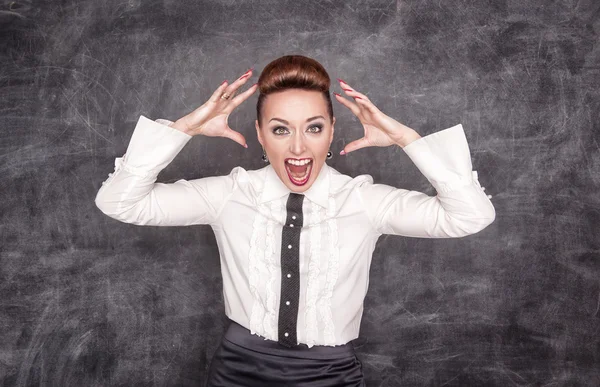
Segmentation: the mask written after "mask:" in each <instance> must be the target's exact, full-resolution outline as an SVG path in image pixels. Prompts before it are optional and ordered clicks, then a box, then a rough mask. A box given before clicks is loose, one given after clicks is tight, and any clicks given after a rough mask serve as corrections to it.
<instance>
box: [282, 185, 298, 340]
mask: <svg viewBox="0 0 600 387" xmlns="http://www.w3.org/2000/svg"><path fill="white" fill-rule="evenodd" d="M303 200H304V195H300V194H297V193H293V192H290V196H289V198H288V201H287V206H286V208H287V220H286V222H285V225H284V226H283V230H282V231H281V299H280V302H279V320H278V327H279V344H281V345H284V346H286V347H292V346H295V345H297V338H296V323H297V319H298V303H299V299H300V229H301V228H302V224H303V221H302V201H303Z"/></svg>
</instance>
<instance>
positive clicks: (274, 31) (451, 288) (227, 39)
mask: <svg viewBox="0 0 600 387" xmlns="http://www.w3.org/2000/svg"><path fill="white" fill-rule="evenodd" d="M0 47H1V50H0V55H1V56H0V128H1V130H2V132H1V137H0V149H1V152H0V163H1V164H0V166H1V171H2V175H1V176H2V178H1V179H0V181H1V182H0V186H1V189H0V211H1V216H2V218H1V219H2V222H1V225H0V230H1V237H0V381H1V383H0V384H1V385H2V386H61V387H62V386H86V387H87V386H201V383H202V380H203V378H204V376H205V372H206V369H207V367H208V362H209V361H210V359H211V357H212V355H213V353H214V350H215V349H216V347H217V345H218V343H219V341H220V338H221V334H222V333H223V329H224V326H225V325H224V324H225V322H226V317H225V315H224V307H223V300H222V293H221V286H222V282H221V276H220V267H219V260H218V250H217V247H216V243H215V240H214V237H213V234H212V230H211V229H210V227H208V226H194V227H142V226H135V225H129V224H124V223H120V222H118V221H115V220H113V219H111V218H108V217H107V216H105V215H103V214H102V213H101V212H100V211H99V210H98V209H97V208H96V207H95V205H94V197H95V195H96V193H97V191H98V189H99V188H100V186H101V182H102V181H104V180H105V179H106V178H107V177H108V173H109V172H112V171H113V168H114V159H115V158H116V157H120V156H122V154H123V153H124V151H125V150H126V147H127V145H128V142H129V139H130V137H131V134H132V132H133V129H134V126H135V123H136V121H137V119H138V117H139V116H140V115H141V114H143V115H146V116H147V117H150V118H153V119H155V118H167V119H176V118H179V117H180V116H182V115H183V114H186V113H188V112H189V111H191V110H192V109H193V108H195V107H197V106H199V105H200V104H202V103H204V101H205V100H206V99H207V98H208V97H209V95H210V93H212V91H213V90H214V89H215V88H216V87H218V85H219V83H220V82H221V81H222V80H224V79H230V80H231V79H234V77H236V76H239V75H240V74H242V73H243V72H244V71H246V70H247V69H248V68H250V67H251V66H255V72H256V73H255V74H256V75H258V74H259V73H260V71H261V70H262V68H263V67H264V66H265V65H266V64H267V63H269V62H270V61H271V60H273V59H275V58H277V57H279V56H281V55H286V54H294V53H297V54H302V55H307V56H310V57H313V58H315V59H317V60H319V61H320V62H321V63H322V64H323V65H324V66H325V67H326V68H327V70H328V71H329V73H330V76H331V77H332V79H333V80H334V84H333V87H332V91H337V92H340V88H339V85H337V84H336V83H335V78H337V77H340V78H343V79H345V80H347V81H348V82H349V83H351V84H352V85H353V86H354V87H356V88H357V89H358V90H360V91H362V92H365V93H366V94H367V95H368V96H369V97H370V98H371V99H372V100H373V102H374V103H375V104H376V105H377V106H378V107H379V108H380V109H381V110H382V111H384V112H385V113H386V114H389V115H391V116H392V117H394V118H396V119H397V120H399V121H401V122H403V123H405V124H406V125H408V126H410V127H413V128H415V129H416V130H417V131H418V132H419V133H421V135H423V136H424V135H427V134H430V133H433V132H435V131H438V130H442V129H444V128H447V127H450V126H452V125H455V124H457V123H462V124H463V126H464V128H465V132H466V134H467V139H468V141H469V145H470V148H471V153H472V160H473V169H474V170H477V171H478V174H479V180H480V182H481V185H482V186H485V187H486V192H487V193H488V194H491V195H492V203H494V206H495V208H496V220H495V222H494V223H493V224H492V225H490V226H489V227H488V228H486V229H485V230H484V231H482V232H480V233H478V234H475V235H471V236H469V237H465V238H460V239H435V240H432V239H417V238H404V237H397V236H383V237H382V238H381V239H380V240H379V243H378V247H377V249H376V251H375V255H374V259H373V265H372V269H371V274H370V279H371V282H370V288H369V293H368V296H367V299H366V301H365V312H364V316H363V320H362V325H361V337H360V338H359V339H357V340H356V341H355V343H354V344H355V348H356V350H357V354H358V356H359V358H360V359H361V360H362V362H363V365H364V373H365V376H366V378H367V382H368V384H367V385H368V386H369V387H372V386H598V385H600V232H599V231H598V228H599V227H600V193H599V190H600V99H599V95H600V64H599V63H600V2H598V1H597V0H580V1H577V0H556V1H545V0H535V1H507V0H480V1H474V0H468V1H467V0H463V1H437V0H436V1H433V0H414V1H389V0H386V1H375V0H367V1H337V2H336V1H275V0H271V1H240V0H213V1H189V0H178V1H176V0H162V1H159V0H119V1H115V0H106V1H96V0H78V1H75V0H62V1H61V0H57V1H50V0H46V1H36V2H34V1H32V0H14V1H11V0H4V1H2V2H0ZM256 75H255V76H254V77H253V78H252V80H254V81H255V80H256ZM255 102H256V95H255V96H252V97H251V98H250V100H249V101H247V102H246V104H244V105H242V106H241V107H240V108H239V109H238V110H236V112H234V114H233V115H232V116H231V117H230V120H229V123H230V125H231V127H232V128H234V129H237V130H240V131H241V132H242V133H244V134H245V135H246V137H247V139H248V141H249V148H248V149H247V150H243V148H241V147H240V146H239V145H237V144H235V143H234V142H233V141H231V140H228V139H223V138H217V139H215V138H211V139H206V138H204V139H201V138H194V139H192V141H191V142H190V143H189V144H188V145H187V146H186V147H185V148H184V150H183V151H182V152H181V153H180V154H179V155H178V156H177V158H176V159H175V160H174V161H173V163H171V164H170V165H169V166H168V167H167V168H166V169H165V170H164V171H163V172H162V173H161V175H160V176H159V181H160V182H174V181H176V180H178V179H181V178H186V179H192V178H197V177H202V176H211V175H218V174H227V173H229V172H230V171H231V169H232V168H233V167H235V166H237V165H242V166H244V167H245V168H246V169H257V168H260V167H262V166H263V164H262V161H261V157H260V156H261V149H260V145H259V144H258V141H257V140H256V136H255V132H254V126H253V125H254V123H253V122H254V119H255ZM334 104H335V105H334V109H335V110H334V113H335V114H336V116H337V119H338V123H337V124H336V129H337V130H336V138H335V140H334V144H333V147H332V149H333V150H334V154H335V156H334V159H333V160H331V161H330V162H329V164H330V165H331V166H333V167H334V168H336V169H338V170H339V171H341V172H343V173H346V174H349V175H352V176H356V175H358V174H362V173H368V174H371V175H372V176H373V178H374V179H375V181H376V182H382V183H386V184H391V185H395V186H398V187H403V188H407V189H415V190H420V191H423V192H426V193H428V194H431V195H435V190H434V189H433V187H431V185H430V184H429V183H428V182H427V180H426V179H425V178H424V176H422V175H421V174H420V173H419V171H418V170H417V169H416V167H415V166H414V165H413V164H412V163H411V162H410V159H409V158H408V157H407V156H406V155H405V154H404V153H403V152H402V150H401V149H400V148H397V147H396V148H393V147H389V148H367V149H362V150H359V151H357V152H355V153H352V154H349V155H348V156H346V157H342V156H338V155H337V153H338V152H339V150H340V149H342V147H343V145H344V144H345V143H347V142H349V141H352V140H354V139H357V138H359V137H360V136H361V135H362V133H361V130H362V128H361V127H360V125H359V123H358V121H357V120H355V119H354V118H353V116H352V115H351V113H350V112H349V111H347V110H346V109H345V108H344V107H343V106H341V105H340V104H338V103H337V102H335V101H334Z"/></svg>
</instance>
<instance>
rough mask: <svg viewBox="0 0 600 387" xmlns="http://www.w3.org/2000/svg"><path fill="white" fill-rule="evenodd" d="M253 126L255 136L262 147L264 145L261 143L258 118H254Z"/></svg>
mask: <svg viewBox="0 0 600 387" xmlns="http://www.w3.org/2000/svg"><path fill="white" fill-rule="evenodd" d="M254 127H255V128H256V137H258V142H260V145H261V146H262V147H263V148H264V147H265V145H264V144H263V139H262V134H261V131H260V126H258V120H254Z"/></svg>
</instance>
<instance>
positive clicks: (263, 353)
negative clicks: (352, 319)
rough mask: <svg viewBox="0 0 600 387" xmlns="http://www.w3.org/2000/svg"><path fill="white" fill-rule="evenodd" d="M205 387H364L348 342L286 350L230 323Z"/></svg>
mask: <svg viewBox="0 0 600 387" xmlns="http://www.w3.org/2000/svg"><path fill="white" fill-rule="evenodd" d="M205 385H206V387H237V386H240V387H242V386H243V387H254V386H256V387H270V386H290V387H291V386H294V387H333V386H336V387H365V386H366V385H365V382H364V377H363V372H362V364H361V362H360V361H359V360H358V358H357V357H356V354H355V352H354V346H353V345H352V342H349V343H347V344H344V345H339V346H335V347H330V346H323V345H315V346H313V347H311V348H309V347H308V346H307V345H306V344H300V345H298V346H296V347H294V348H287V347H284V346H282V345H280V344H279V343H278V342H276V341H273V340H265V339H264V338H262V337H260V336H257V335H253V334H251V333H250V331H249V330H248V329H246V328H244V327H243V326H241V325H240V324H238V323H236V322H235V321H231V323H230V325H229V327H228V328H227V331H226V332H225V334H224V335H223V338H222V340H221V345H220V346H219V347H218V348H217V350H216V352H215V354H214V356H213V358H212V361H211V364H210V367H209V369H208V375H207V379H206V384H205Z"/></svg>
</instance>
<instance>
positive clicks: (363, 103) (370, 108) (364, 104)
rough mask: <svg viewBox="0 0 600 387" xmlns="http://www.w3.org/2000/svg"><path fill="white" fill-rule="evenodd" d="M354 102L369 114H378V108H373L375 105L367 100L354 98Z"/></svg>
mask: <svg viewBox="0 0 600 387" xmlns="http://www.w3.org/2000/svg"><path fill="white" fill-rule="evenodd" d="M355 101H356V103H357V104H358V105H359V106H360V107H363V108H365V109H367V111H368V112H369V113H371V114H375V113H378V112H379V108H377V106H375V104H374V103H373V102H371V100H369V99H363V98H359V97H356V99H355Z"/></svg>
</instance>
